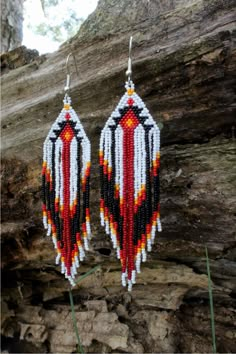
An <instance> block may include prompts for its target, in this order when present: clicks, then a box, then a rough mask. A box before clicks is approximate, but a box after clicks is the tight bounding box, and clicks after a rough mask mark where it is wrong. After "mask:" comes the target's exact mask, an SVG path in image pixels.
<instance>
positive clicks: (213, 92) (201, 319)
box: [1, 0, 236, 353]
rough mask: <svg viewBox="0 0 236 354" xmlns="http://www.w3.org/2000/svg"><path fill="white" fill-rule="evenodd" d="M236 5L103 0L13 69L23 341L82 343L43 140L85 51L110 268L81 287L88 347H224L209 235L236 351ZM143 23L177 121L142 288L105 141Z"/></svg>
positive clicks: (151, 61)
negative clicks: (45, 222) (121, 224)
mask: <svg viewBox="0 0 236 354" xmlns="http://www.w3.org/2000/svg"><path fill="white" fill-rule="evenodd" d="M234 12H235V1H230V0H227V1H224V2H222V1H220V0H210V1H199V0H197V1H193V0H189V1H188V0H182V1H172V2H166V1H144V0H143V1H141V0H139V1H138V0H137V1H131V0H122V1H119V2H117V1H108V0H103V1H100V2H99V5H98V8H97V10H96V12H95V13H94V14H92V15H91V16H90V17H89V19H88V20H87V21H86V22H85V23H84V24H83V26H82V27H81V30H80V32H79V34H78V35H77V36H76V37H74V38H73V39H72V40H71V41H70V42H68V43H65V44H64V45H63V46H62V47H61V48H60V50H59V51H58V52H56V53H53V54H50V55H46V56H44V57H38V58H36V59H35V60H34V61H33V62H31V63H29V64H28V65H25V66H22V67H18V68H15V69H14V70H10V71H9V72H7V68H6V69H5V70H6V71H5V74H4V72H3V75H2V78H1V80H2V158H3V162H2V193H3V200H2V222H3V224H2V266H3V272H2V277H3V296H2V300H3V315H4V316H3V326H2V331H3V335H4V342H3V345H5V346H6V348H8V350H9V351H12V352H14V350H15V351H16V350H17V351H18V352H30V351H31V352H32V351H33V352H37V351H38V352H43V351H46V350H49V351H50V352H72V351H74V350H75V345H76V338H75V334H74V332H73V327H72V323H71V317H70V314H69V311H70V308H69V300H68V293H67V290H68V285H67V282H66V281H64V279H63V276H61V275H60V273H59V268H58V267H56V266H55V265H54V251H53V246H52V244H51V242H50V240H48V239H47V238H46V237H44V234H45V233H44V231H43V229H42V224H41V212H40V208H41V203H40V170H41V154H42V143H43V140H44V138H45V136H46V134H47V132H48V129H49V127H50V125H51V123H52V121H53V120H54V119H55V118H56V116H57V114H58V112H59V111H60V110H61V107H62V99H63V87H64V82H65V59H66V56H67V54H68V53H69V52H70V51H72V50H73V51H74V53H75V56H76V60H77V65H78V67H79V77H76V75H75V74H74V75H73V79H72V89H71V96H72V100H73V107H74V108H75V109H76V110H77V111H78V112H79V114H80V116H81V120H82V122H83V124H84V127H85V129H86V131H87V132H88V135H89V137H90V139H91V141H92V154H93V161H92V184H91V187H92V198H91V208H92V223H93V239H92V242H91V250H90V252H89V255H88V257H87V260H86V262H85V263H84V264H83V266H82V267H81V272H85V271H87V270H88V269H89V268H90V267H92V266H94V265H96V264H100V265H101V269H100V270H99V271H98V272H96V274H94V275H92V276H90V277H89V278H87V279H85V280H83V282H82V283H81V284H80V285H79V286H78V287H77V288H76V289H75V290H74V291H73V293H74V296H75V303H76V316H77V318H78V324H79V329H80V333H81V337H82V342H83V344H84V346H85V348H86V351H87V352H116V353H117V352H211V350H212V349H211V330H210V315H209V306H208V291H207V276H206V264H205V245H207V246H208V249H209V254H210V258H211V270H212V278H213V292H214V302H215V319H216V338H217V347H218V350H219V351H220V352H235V351H236V345H235V342H236V333H235V324H236V315H235V294H236V285H235V284H236V282H235V277H236V263H235V257H236V247H235V245H236V238H235V224H236V223H235V219H236V210H235V202H236V195H235V194H236V188H235V187H236V178H235V177H236V164H235V162H236V158H235V150H236V145H235V125H236V124H235V92H234V86H235V68H236V61H235V57H236V55H235V46H234V43H235V42H234V41H235V22H234V20H235V17H234ZM131 34H132V35H133V36H134V48H133V52H132V55H133V80H134V82H135V84H136V90H137V92H138V93H139V94H140V96H141V97H142V98H143V99H144V101H145V102H146V104H147V106H148V108H149V110H150V111H151V113H152V115H153V116H154V117H155V118H156V120H157V121H158V122H162V124H163V129H162V134H161V140H162V160H161V167H162V168H161V216H162V224H163V232H162V233H161V234H160V235H159V237H158V238H157V241H156V244H155V247H154V249H153V251H152V253H151V254H150V255H149V257H148V262H147V263H146V264H143V266H142V273H141V274H140V275H139V276H138V279H137V285H136V286H135V287H134V290H133V292H132V293H131V294H128V293H127V292H126V290H124V289H122V288H121V286H120V265H119V262H118V261H117V260H116V258H115V253H114V251H113V250H112V247H111V243H110V242H109V239H108V238H107V237H106V236H105V234H104V231H103V230H102V228H101V227H100V226H99V222H98V221H99V220H98V168H97V167H98V162H97V150H98V139H99V134H100V131H101V128H102V127H103V125H104V123H105V121H106V119H107V117H108V116H109V113H110V112H111V111H112V109H113V108H114V107H115V105H116V104H117V102H118V100H119V97H120V96H121V95H122V94H123V92H124V87H123V83H124V78H125V76H124V72H125V70H126V64H127V52H128V41H129V36H130V35H131ZM13 56H14V54H13ZM71 70H72V71H73V73H74V72H75V69H74V68H73V65H71Z"/></svg>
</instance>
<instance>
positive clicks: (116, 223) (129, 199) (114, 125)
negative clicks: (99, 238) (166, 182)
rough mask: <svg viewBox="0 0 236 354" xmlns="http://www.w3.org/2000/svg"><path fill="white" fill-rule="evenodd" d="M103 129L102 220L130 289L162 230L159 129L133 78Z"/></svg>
mask: <svg viewBox="0 0 236 354" xmlns="http://www.w3.org/2000/svg"><path fill="white" fill-rule="evenodd" d="M125 88H126V90H127V92H126V93H125V94H124V95H123V97H122V98H121V100H120V102H119V104H118V106H117V107H116V109H115V111H114V112H113V113H112V114H111V116H110V118H109V119H108V121H107V123H106V125H105V127H104V129H103V130H102V133H101V139H100V149H99V160H100V178H101V200H100V217H101V225H102V226H104V227H105V231H106V233H107V234H109V235H110V237H111V241H112V243H113V246H114V248H115V249H116V250H117V257H118V258H119V259H120V261H121V266H122V276H121V280H122V285H123V286H126V284H127V283H128V290H129V291H131V289H132V284H134V283H135V277H136V272H137V273H140V264H141V261H143V262H145V261H146V257H147V256H146V249H147V251H151V249H152V244H153V243H154V239H155V233H156V230H157V231H159V232H160V231H161V222H160V204H159V168H160V130H159V128H158V126H157V125H156V123H155V121H154V120H153V118H152V117H151V115H150V113H149V111H148V109H147V108H146V106H145V104H144V102H143V101H142V100H141V98H140V97H139V96H138V95H137V94H136V93H135V91H134V84H133V82H132V81H130V82H129V83H128V82H127V83H126V85H125Z"/></svg>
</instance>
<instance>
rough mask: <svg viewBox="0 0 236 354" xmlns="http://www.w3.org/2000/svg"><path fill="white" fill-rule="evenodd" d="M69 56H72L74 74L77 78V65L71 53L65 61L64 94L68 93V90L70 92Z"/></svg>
mask: <svg viewBox="0 0 236 354" xmlns="http://www.w3.org/2000/svg"><path fill="white" fill-rule="evenodd" d="M71 55H72V56H73V59H74V64H75V70H76V74H77V76H79V74H78V68H77V64H76V60H75V55H74V54H73V53H72V52H71V53H69V54H68V57H67V59H66V86H65V88H64V90H65V93H68V92H69V90H70V81H71V80H70V78H71V73H70V70H69V59H70V56H71Z"/></svg>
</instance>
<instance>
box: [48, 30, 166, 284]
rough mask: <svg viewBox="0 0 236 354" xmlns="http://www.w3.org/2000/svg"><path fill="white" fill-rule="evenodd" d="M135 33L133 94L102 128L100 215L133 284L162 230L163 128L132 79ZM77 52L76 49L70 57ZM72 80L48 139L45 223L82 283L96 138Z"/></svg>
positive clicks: (69, 272)
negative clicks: (75, 104)
mask: <svg viewBox="0 0 236 354" xmlns="http://www.w3.org/2000/svg"><path fill="white" fill-rule="evenodd" d="M131 47H132V37H131V38H130V46H129V59H128V70H127V72H126V75H127V77H128V79H127V82H126V84H125V88H126V93H125V94H124V95H123V97H122V98H121V100H120V102H119V104H118V106H117V107H116V109H115V110H114V112H113V113H112V114H111V116H110V118H109V119H108V121H107V122H106V124H105V127H104V128H103V130H102V132H101V138H100V147H99V164H100V185H101V199H100V217H101V225H102V226H104V227H105V231H106V233H107V234H108V235H110V237H111V241H112V243H113V246H114V248H115V249H116V250H117V257H118V259H120V261H121V267H122V276H121V280H122V285H123V286H126V285H127V284H128V290H129V291H130V290H131V289H132V284H134V283H135V277H136V272H137V273H140V264H141V261H143V262H145V261H146V257H147V256H146V249H147V251H151V248H152V244H153V242H154V238H155V232H156V230H157V231H161V222H160V203H159V167H160V130H159V128H158V126H157V124H156V123H155V121H154V120H153V118H152V117H151V115H150V113H149V111H148V109H147V108H146V106H145V104H144V102H143V101H142V100H141V98H140V97H139V96H138V95H137V94H136V93H135V89H134V84H133V82H132V80H131V73H132V71H131ZM70 55H71V54H69V56H70ZM69 56H68V58H67V82H66V87H65V91H66V93H65V97H64V100H63V102H64V107H63V109H62V111H61V113H60V114H59V116H58V118H57V119H56V121H55V122H54V123H53V125H52V127H51V129H50V132H49V134H48V136H47V138H46V140H45V142H44V150H43V168H42V197H43V223H44V227H45V229H47V235H48V236H52V240H53V243H54V246H55V248H56V251H57V256H56V264H59V263H61V272H62V273H63V274H65V277H66V278H67V279H68V280H69V282H70V284H71V285H72V286H74V285H75V280H74V279H75V276H76V274H77V268H78V267H79V263H80V261H83V259H84V257H85V251H87V250H88V240H89V239H90V236H91V228H90V210H89V179H90V166H91V145H90V142H89V139H88V137H87V135H86V133H85V131H84V129H83V127H82V124H81V122H80V119H79V117H78V115H77V114H76V113H75V111H74V109H73V108H72V106H71V98H70V97H69V95H68V91H69V86H70V74H69V72H68V60H69Z"/></svg>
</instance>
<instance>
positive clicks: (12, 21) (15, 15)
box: [1, 0, 24, 53]
mask: <svg viewBox="0 0 236 354" xmlns="http://www.w3.org/2000/svg"><path fill="white" fill-rule="evenodd" d="M23 3H24V0H1V53H4V52H7V51H9V50H12V49H15V48H17V47H19V46H20V45H21V43H22V39H23V32H22V28H23Z"/></svg>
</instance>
